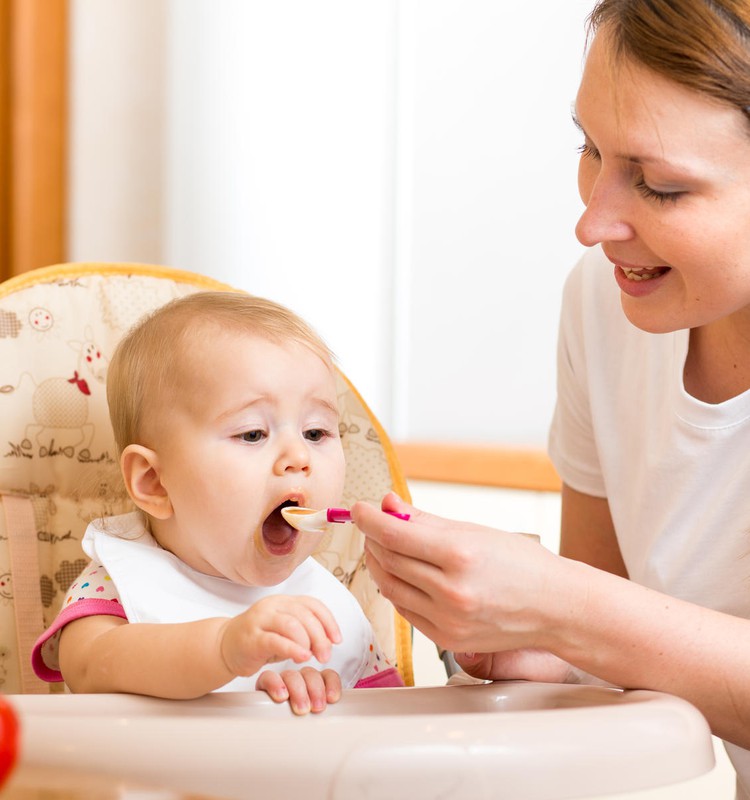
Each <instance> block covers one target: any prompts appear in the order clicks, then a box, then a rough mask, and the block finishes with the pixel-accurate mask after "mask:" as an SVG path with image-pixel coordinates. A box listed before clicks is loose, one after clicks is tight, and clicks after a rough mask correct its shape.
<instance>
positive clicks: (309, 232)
mask: <svg viewBox="0 0 750 800" xmlns="http://www.w3.org/2000/svg"><path fill="white" fill-rule="evenodd" d="M590 3H591V0H566V2H565V3H559V2H558V1H557V0H539V2H537V3H533V4H532V3H513V4H510V3H500V2H497V0H377V2H376V1H375V0H371V2H354V3H353V2H351V0H316V2H315V3H310V2H309V0H275V2H273V3H268V2H264V0H222V2H221V3H216V2H209V0H73V1H72V3H71V9H72V12H71V13H72V31H73V50H72V63H73V72H72V87H71V90H72V101H73V105H72V116H71V126H72V130H71V145H72V161H71V217H70V241H71V252H70V254H69V255H70V258H71V260H109V261H128V260H136V261H150V262H158V263H166V264H170V265H173V266H176V267H181V268H184V269H192V270H195V271H199V272H203V273H206V274H209V275H213V276H215V277H217V278H220V279H222V280H225V281H227V282H228V283H231V284H234V285H236V286H239V287H241V288H245V289H248V290H250V291H254V292H256V293H258V294H265V295H267V296H269V297H273V298H274V299H277V300H280V301H281V302H284V303H286V304H287V305H289V306H291V307H292V308H294V309H295V310H297V311H298V312H300V313H301V314H303V315H304V316H305V317H307V318H308V319H309V320H310V321H311V322H312V323H313V324H314V325H315V326H316V327H317V328H318V329H319V330H320V331H321V333H322V334H323V335H324V336H325V338H326V339H327V340H328V342H329V344H330V345H331V346H332V347H333V349H334V350H335V351H336V352H337V354H338V356H339V358H340V361H341V365H342V367H343V369H344V371H345V372H346V373H347V374H348V375H349V377H350V378H352V380H353V381H354V382H355V384H356V385H357V387H358V388H359V389H360V391H361V392H362V393H363V395H364V397H365V398H366V399H367V401H368V402H369V403H370V405H371V406H372V407H373V409H374V410H375V412H376V413H377V414H378V416H379V417H380V418H381V421H382V422H383V423H384V425H385V426H386V428H387V429H388V430H389V431H390V432H391V433H392V434H393V435H394V436H396V437H399V438H423V437H424V438H438V439H464V440H494V441H506V442H528V443H532V444H543V443H544V439H545V435H546V428H547V424H548V420H549V416H550V413H551V410H552V405H553V402H554V343H555V336H556V326H557V313H558V304H559V295H560V289H561V285H562V281H563V279H564V276H565V274H566V272H567V271H568V269H569V268H570V267H571V266H572V264H573V262H574V261H575V258H576V257H577V255H578V253H579V252H580V248H579V246H578V245H577V243H576V242H575V239H574V237H573V225H574V223H575V219H576V217H577V214H578V211H579V206H580V201H579V200H578V197H577V192H576V186H575V169H576V161H577V156H576V152H575V148H576V145H577V144H578V137H577V134H576V132H575V131H574V129H573V126H572V124H571V122H570V104H571V101H572V100H573V98H574V94H575V87H576V83H577V80H578V77H579V74H580V64H581V55H582V51H583V40H584V31H583V20H584V17H585V14H586V12H587V11H588V9H589V6H590Z"/></svg>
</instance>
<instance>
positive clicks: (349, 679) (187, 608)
mask: <svg viewBox="0 0 750 800" xmlns="http://www.w3.org/2000/svg"><path fill="white" fill-rule="evenodd" d="M82 544H83V549H84V551H85V552H86V554H87V555H89V556H90V557H91V559H92V561H91V563H89V564H88V565H87V566H86V568H85V569H84V570H83V572H82V573H81V575H80V576H79V578H78V579H77V580H76V581H75V582H74V583H73V584H72V586H71V587H70V589H69V591H68V592H67V595H66V598H65V601H64V603H63V607H62V609H61V611H60V613H59V614H58V616H57V619H56V620H55V621H54V623H53V624H52V625H51V626H50V628H49V629H48V630H47V631H45V633H44V634H43V635H42V636H41V637H40V638H39V640H38V641H37V643H36V644H35V646H34V650H33V653H32V665H33V667H34V670H35V672H36V674H37V675H38V676H39V677H40V678H42V679H43V680H46V681H51V682H52V681H62V680H63V677H62V675H61V673H60V668H59V661H58V651H57V647H58V641H59V636H60V632H61V631H62V629H63V627H64V626H65V625H67V624H68V623H69V622H72V621H73V620H75V619H80V618H81V617H85V616H91V615H95V614H107V615H112V616H116V617H121V618H122V619H126V620H127V621H128V622H130V623H137V622H157V623H179V622H192V621H196V620H199V619H206V618H209V617H217V616H220V617H234V616H237V615H238V614H240V613H242V612H243V611H245V610H246V609H247V608H249V607H250V606H251V605H253V604H254V603H256V602H258V600H260V599H261V598H263V597H266V596H269V595H278V594H287V595H310V596H312V597H316V598H317V599H319V600H321V601H322V602H323V603H324V604H325V605H326V606H327V607H328V608H329V609H330V610H331V612H332V613H333V615H334V617H335V619H336V622H337V623H338V625H339V628H340V629H341V634H342V642H341V643H340V644H338V645H334V646H333V648H332V654H331V658H330V660H329V661H328V662H326V663H325V664H320V663H319V662H318V661H317V660H315V659H310V661H307V662H305V663H303V664H296V663H294V662H292V661H289V660H287V661H281V662H277V663H274V664H267V665H265V666H264V667H263V670H266V669H272V670H274V671H276V672H281V671H282V670H285V669H294V670H299V669H301V668H302V667H303V666H306V665H309V666H313V667H315V668H317V669H323V668H329V669H334V670H336V672H338V673H339V675H340V676H341V682H342V686H343V687H344V688H351V687H359V688H362V687H376V686H403V681H402V680H401V677H400V675H399V674H398V672H397V671H396V670H395V669H394V668H393V667H392V666H391V665H390V664H389V662H388V661H387V659H386V657H385V655H384V654H383V652H382V650H381V649H380V647H379V646H378V644H377V642H376V640H375V636H374V633H373V630H372V627H371V625H370V623H369V622H368V620H367V618H366V617H365V615H364V612H363V611H362V609H361V607H360V606H359V603H357V601H356V599H355V598H354V596H353V595H352V594H351V593H350V592H349V591H348V590H347V589H346V588H345V587H344V586H343V585H342V584H341V583H340V582H339V581H338V580H336V578H334V576H333V575H331V573H330V572H328V570H326V569H325V568H324V567H322V566H321V565H320V564H318V562H317V561H315V559H313V558H308V559H306V560H305V561H304V562H303V563H302V564H301V565H300V566H299V567H298V568H297V569H296V570H295V571H294V573H293V574H292V575H291V576H290V577H289V578H288V579H287V580H286V581H284V582H283V583H281V584H278V585H276V586H268V587H265V586H264V587H251V586H243V585H241V584H238V583H234V582H233V581H230V580H227V579H226V578H219V577H215V576H211V575H205V574H204V573H201V572H198V571H196V570H193V569H192V568H191V567H189V566H187V565H186V564H184V563H183V562H181V561H180V560H179V559H178V558H177V557H176V556H174V555H173V554H172V553H170V552H169V551H167V550H164V549H163V548H161V547H160V546H159V545H158V544H157V542H156V541H155V540H154V538H153V537H152V536H151V534H150V533H149V532H148V531H147V530H146V528H145V526H144V524H143V520H142V517H141V515H140V514H139V513H137V512H133V513H130V514H123V515H121V516H118V517H108V518H106V519H103V520H96V521H94V522H93V523H91V525H89V527H88V529H87V530H86V534H85V536H84V539H83V543H82ZM186 666H189V665H186ZM258 674H260V673H257V674H255V675H253V676H250V677H237V678H234V679H233V680H231V681H230V682H229V683H227V684H226V685H225V686H223V687H221V689H219V690H217V691H246V690H250V689H254V688H255V681H256V679H257V677H258Z"/></svg>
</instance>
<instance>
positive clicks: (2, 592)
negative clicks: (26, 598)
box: [0, 572, 13, 600]
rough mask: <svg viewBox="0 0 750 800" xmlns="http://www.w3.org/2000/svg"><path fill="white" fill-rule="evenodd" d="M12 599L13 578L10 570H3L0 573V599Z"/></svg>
mask: <svg viewBox="0 0 750 800" xmlns="http://www.w3.org/2000/svg"><path fill="white" fill-rule="evenodd" d="M12 599H13V578H12V576H11V574H10V572H3V573H2V574H1V575H0V600H12Z"/></svg>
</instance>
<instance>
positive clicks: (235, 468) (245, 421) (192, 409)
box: [153, 332, 345, 586]
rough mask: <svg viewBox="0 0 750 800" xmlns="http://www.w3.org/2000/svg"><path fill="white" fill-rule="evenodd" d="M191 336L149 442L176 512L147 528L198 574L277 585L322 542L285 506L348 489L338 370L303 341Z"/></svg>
mask: <svg viewBox="0 0 750 800" xmlns="http://www.w3.org/2000/svg"><path fill="white" fill-rule="evenodd" d="M198 339H199V341H198V342H197V343H196V345H195V347H194V349H193V350H191V352H189V353H188V356H187V359H186V361H185V364H186V365H187V369H188V370H189V371H190V375H188V376H187V379H186V380H184V381H183V382H182V384H183V386H184V387H185V391H181V392H180V393H179V396H177V397H173V398H172V399H171V402H170V404H169V405H170V407H169V408H167V409H163V410H162V413H161V414H160V415H159V417H158V419H159V428H158V431H157V433H156V439H155V443H154V445H153V448H154V450H155V451H156V453H157V456H158V459H159V466H160V470H161V481H162V484H163V485H164V487H165V488H166V490H167V492H168V494H169V498H170V501H171V505H172V508H173V514H172V516H171V517H170V518H169V519H166V520H155V521H154V535H155V536H156V538H157V540H158V541H159V543H160V544H161V545H162V546H163V547H165V548H167V549H168V550H171V551H172V552H173V553H175V555H177V556H178V557H179V558H181V559H182V560H183V561H184V562H186V563H187V564H189V565H190V566H192V567H194V568H195V569H197V570H199V571H201V572H205V573H208V574H211V575H220V576H223V577H226V578H229V579H230V580H233V581H237V582H240V583H244V584H247V585H252V586H272V585H275V584H277V583H280V582H281V581H283V580H285V579H286V578H287V577H288V576H289V575H290V574H291V573H292V572H293V571H294V569H295V568H296V567H297V566H298V565H299V564H300V563H302V561H304V560H305V559H306V558H307V557H308V556H309V555H311V554H312V552H313V550H314V549H315V547H316V546H317V544H318V543H319V535H316V534H305V533H299V532H297V531H295V530H294V529H293V528H291V527H290V526H289V525H288V524H287V523H286V522H285V521H284V519H283V518H282V516H281V513H280V508H281V507H282V506H283V505H284V504H289V503H296V504H298V505H301V506H309V507H312V508H326V507H328V506H332V505H336V504H337V503H338V502H339V501H340V497H341V493H342V491H343V486H344V471H345V466H344V453H343V450H342V447H341V440H340V438H339V429H338V423H339V418H338V407H337V397H336V385H335V379H334V373H333V370H332V367H331V366H330V365H329V364H327V363H325V362H324V361H323V360H322V359H321V358H320V357H319V356H318V355H317V354H316V353H314V352H313V351H312V350H310V349H309V348H307V347H305V346H304V345H302V344H297V343H293V342H292V343H288V344H284V345H277V344H273V343H272V342H269V341H267V340H266V339H262V338H259V337H257V336H253V335H249V334H242V333H234V332H232V333H228V332H221V333H218V334H217V335H212V336H211V337H202V336H201V337H198ZM204 339H205V340H204Z"/></svg>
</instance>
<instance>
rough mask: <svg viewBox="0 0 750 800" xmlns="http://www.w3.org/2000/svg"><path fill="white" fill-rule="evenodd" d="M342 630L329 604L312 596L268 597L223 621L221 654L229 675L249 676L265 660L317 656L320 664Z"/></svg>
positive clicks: (339, 637)
mask: <svg viewBox="0 0 750 800" xmlns="http://www.w3.org/2000/svg"><path fill="white" fill-rule="evenodd" d="M340 641H341V631H340V630H339V626H338V625H337V624H336V620H335V619H334V618H333V614H331V612H330V611H329V610H328V608H327V607H326V606H325V605H323V603H321V602H320V600H317V599H316V598H314V597H304V596H303V597H293V596H290V595H272V596H270V597H264V598H263V599H262V600H259V601H258V602H257V603H254V604H253V605H252V606H250V608H248V609H247V611H243V612H242V614H238V615H237V616H236V617H233V618H232V619H229V620H227V622H226V624H225V625H224V626H223V627H222V629H221V639H220V642H219V646H220V651H221V657H222V659H223V661H224V664H225V665H226V667H227V669H228V670H229V671H230V672H231V674H232V675H233V676H235V675H254V674H255V673H256V672H258V671H259V670H260V669H261V668H262V667H263V666H264V665H265V664H270V663H273V662H276V661H285V660H286V659H290V660H291V661H294V662H296V663H297V664H300V663H302V662H303V661H307V660H308V659H310V658H313V657H314V658H316V659H317V660H318V661H320V662H321V663H325V662H326V661H328V659H329V658H330V657H331V647H332V645H334V644H338V643H339V642H340Z"/></svg>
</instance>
